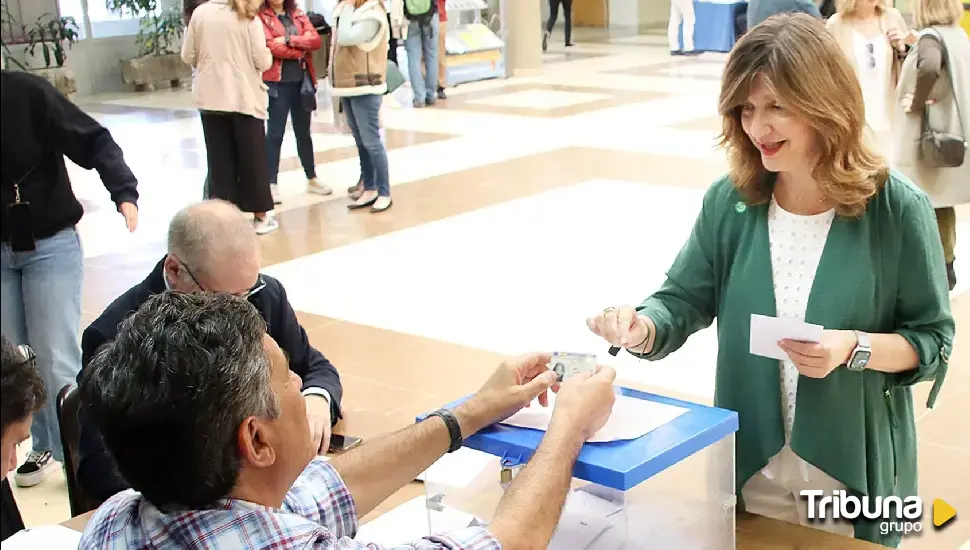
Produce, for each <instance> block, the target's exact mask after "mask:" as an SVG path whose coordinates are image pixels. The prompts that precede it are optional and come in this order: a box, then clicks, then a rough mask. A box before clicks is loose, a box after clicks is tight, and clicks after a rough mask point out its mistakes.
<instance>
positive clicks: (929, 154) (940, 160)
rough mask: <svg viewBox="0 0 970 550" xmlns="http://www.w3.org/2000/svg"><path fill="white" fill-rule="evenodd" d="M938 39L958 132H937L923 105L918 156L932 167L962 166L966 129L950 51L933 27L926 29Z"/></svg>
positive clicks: (964, 153) (965, 148)
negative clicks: (957, 123)
mask: <svg viewBox="0 0 970 550" xmlns="http://www.w3.org/2000/svg"><path fill="white" fill-rule="evenodd" d="M927 31H928V32H930V33H932V34H933V35H934V37H935V38H936V39H937V41H939V43H940V47H941V48H942V49H943V63H944V66H945V67H946V71H947V78H948V79H949V80H950V94H951V95H952V96H953V104H954V105H955V106H956V110H957V118H958V119H959V120H960V134H951V133H948V132H939V131H937V130H934V129H933V128H931V127H930V115H929V108H930V106H929V105H923V106H922V107H923V120H922V129H921V135H920V140H919V147H920V156H921V158H922V160H923V162H925V163H926V164H927V165H928V166H932V167H934V168H956V167H958V166H962V165H963V162H964V159H965V158H966V156H967V148H968V145H967V139H966V135H967V134H966V129H965V128H964V127H963V115H962V114H961V113H960V101H959V100H958V98H957V94H956V90H955V89H954V87H953V73H952V72H951V70H950V69H951V65H950V52H949V51H947V48H946V42H944V41H943V37H942V36H941V35H940V33H938V32H936V30H935V29H927Z"/></svg>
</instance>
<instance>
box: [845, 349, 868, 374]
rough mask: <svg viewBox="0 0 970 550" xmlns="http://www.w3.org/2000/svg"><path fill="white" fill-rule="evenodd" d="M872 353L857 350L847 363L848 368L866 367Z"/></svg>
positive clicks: (859, 368) (858, 368) (860, 368)
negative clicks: (850, 361)
mask: <svg viewBox="0 0 970 550" xmlns="http://www.w3.org/2000/svg"><path fill="white" fill-rule="evenodd" d="M871 356H872V354H871V353H870V352H868V351H862V350H859V351H857V352H856V353H855V355H853V356H852V363H850V364H849V368H850V369H852V370H862V369H864V368H866V365H868V364H869V357H871Z"/></svg>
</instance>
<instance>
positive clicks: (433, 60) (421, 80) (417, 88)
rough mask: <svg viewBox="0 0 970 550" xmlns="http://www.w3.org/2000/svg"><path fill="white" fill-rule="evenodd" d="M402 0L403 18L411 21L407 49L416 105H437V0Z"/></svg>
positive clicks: (418, 106) (405, 48) (405, 39)
mask: <svg viewBox="0 0 970 550" xmlns="http://www.w3.org/2000/svg"><path fill="white" fill-rule="evenodd" d="M403 1H404V17H406V18H407V20H408V26H407V32H406V37H405V38H404V50H405V51H406V52H407V54H408V76H409V79H410V81H411V89H412V90H414V106H415V107H416V108H420V107H424V106H425V105H434V104H435V103H437V101H438V97H437V91H438V33H439V23H440V19H439V17H438V0H403ZM422 67H423V68H424V69H425V70H424V71H422V70H421V69H422Z"/></svg>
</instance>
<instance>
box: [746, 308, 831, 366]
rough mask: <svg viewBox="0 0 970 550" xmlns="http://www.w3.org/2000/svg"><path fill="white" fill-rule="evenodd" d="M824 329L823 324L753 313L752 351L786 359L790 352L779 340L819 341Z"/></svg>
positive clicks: (752, 352) (773, 357) (763, 355)
mask: <svg viewBox="0 0 970 550" xmlns="http://www.w3.org/2000/svg"><path fill="white" fill-rule="evenodd" d="M823 330H824V327H822V326H821V325H813V324H809V323H804V322H802V321H796V320H794V319H780V318H778V317H768V316H766V315H758V314H752V315H751V344H750V352H751V354H752V355H760V356H762V357H770V358H772V359H778V360H785V359H788V354H786V353H785V352H784V351H783V350H782V349H781V348H780V347H778V342H780V341H782V340H798V341H800V342H815V343H818V342H821V341H822V331H823Z"/></svg>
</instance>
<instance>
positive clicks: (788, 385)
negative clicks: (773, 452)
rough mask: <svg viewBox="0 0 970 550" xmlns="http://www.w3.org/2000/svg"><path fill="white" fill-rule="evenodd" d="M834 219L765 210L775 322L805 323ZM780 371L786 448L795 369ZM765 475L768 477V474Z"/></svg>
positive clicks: (787, 365) (783, 365)
mask: <svg viewBox="0 0 970 550" xmlns="http://www.w3.org/2000/svg"><path fill="white" fill-rule="evenodd" d="M834 219H835V210H829V211H827V212H823V213H821V214H816V215H812V216H801V215H797V214H792V213H791V212H787V211H786V210H784V209H783V208H781V207H780V206H778V204H777V203H776V202H775V200H774V198H772V200H771V204H770V206H769V209H768V242H769V245H770V247H771V266H772V276H773V280H774V287H775V304H776V310H777V316H778V317H779V318H782V319H794V320H798V321H804V320H805V311H806V309H807V307H808V298H809V295H810V294H811V291H812V285H813V283H814V281H815V272H816V270H817V269H818V263H819V260H821V258H822V251H823V250H824V249H825V242H826V240H827V239H828V234H829V229H830V228H831V227H832V221H833V220H834ZM780 371H781V372H780V378H781V381H780V382H781V389H782V391H781V402H782V412H783V416H784V419H785V444H786V446H787V445H788V444H789V443H790V442H791V431H792V426H793V425H794V423H795V396H796V395H797V386H798V369H796V368H795V364H794V363H792V362H791V361H789V360H784V361H780ZM770 466H771V465H770V464H769V467H770ZM766 475H768V476H769V477H771V472H770V470H769V471H768V472H767V473H766Z"/></svg>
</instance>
